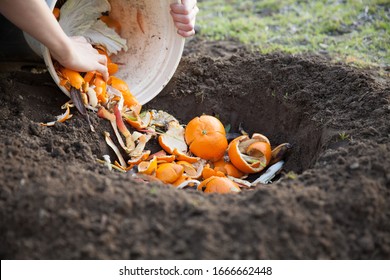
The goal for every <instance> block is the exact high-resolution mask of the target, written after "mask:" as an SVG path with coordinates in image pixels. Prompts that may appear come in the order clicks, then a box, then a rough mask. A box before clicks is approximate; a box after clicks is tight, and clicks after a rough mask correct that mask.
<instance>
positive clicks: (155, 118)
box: [150, 110, 179, 130]
mask: <svg viewBox="0 0 390 280" xmlns="http://www.w3.org/2000/svg"><path fill="white" fill-rule="evenodd" d="M150 113H151V114H152V120H151V122H150V125H151V126H157V127H162V128H164V129H165V130H167V129H168V125H169V123H170V122H171V121H175V122H177V123H179V121H178V120H177V119H176V118H175V117H174V116H172V115H171V114H169V113H167V112H165V111H162V110H158V111H157V110H151V111H150Z"/></svg>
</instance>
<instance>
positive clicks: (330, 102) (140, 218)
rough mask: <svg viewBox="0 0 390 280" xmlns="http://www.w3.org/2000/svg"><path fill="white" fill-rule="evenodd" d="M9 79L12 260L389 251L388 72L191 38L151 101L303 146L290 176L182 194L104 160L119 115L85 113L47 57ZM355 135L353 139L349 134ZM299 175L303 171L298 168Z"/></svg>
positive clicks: (3, 238) (6, 193)
mask: <svg viewBox="0 0 390 280" xmlns="http://www.w3.org/2000/svg"><path fill="white" fill-rule="evenodd" d="M4 65H5V64H4V63H3V64H2V66H1V73H0V76H1V79H0V92H1V94H0V104H1V108H0V131H1V133H0V160H1V164H0V182H1V188H0V242H1V244H2V245H1V246H0V256H1V257H2V259H80V258H81V259H388V258H389V257H390V234H389V232H390V222H389V221H390V219H389V217H390V204H389V203H388V202H389V201H390V193H389V189H390V173H389V170H390V162H389V160H388V158H389V155H390V143H389V142H390V141H389V135H390V128H389V125H388V124H389V119H390V118H389V116H390V107H389V106H390V97H389V92H390V90H389V79H388V77H386V76H385V77H383V76H382V77H379V76H377V75H374V74H373V73H374V72H370V71H368V70H364V71H363V70H359V69H354V68H352V67H350V66H347V65H341V64H334V63H331V62H329V61H328V60H327V59H325V58H321V57H313V56H290V55H285V54H271V55H260V54H258V53H252V52H250V51H248V50H246V49H245V48H244V47H243V46H241V45H239V44H236V43H234V42H204V41H199V40H192V41H189V42H188V44H187V46H186V52H185V55H184V57H183V59H182V62H181V64H180V66H179V68H178V70H177V72H176V74H175V76H174V77H173V79H172V80H171V82H170V83H169V84H168V85H167V86H166V88H165V89H164V91H163V92H162V93H161V94H160V95H159V96H158V97H157V98H156V99H154V100H153V101H152V102H151V103H150V104H148V106H147V107H150V108H155V109H162V110H166V111H168V112H170V113H171V114H173V115H174V116H176V117H177V118H178V119H179V120H181V121H182V122H183V123H185V122H187V121H189V120H190V119H191V118H193V117H194V116H196V115H200V114H202V113H207V114H213V115H216V116H218V117H219V118H220V119H221V120H222V122H223V123H224V124H231V127H232V130H233V131H234V130H237V129H238V125H239V124H240V123H242V126H243V128H244V129H245V130H246V131H247V132H248V133H250V134H251V133H253V132H260V133H263V134H265V135H267V136H268V137H269V139H270V140H271V143H273V144H275V145H277V144H280V143H283V142H290V143H292V144H293V145H294V148H293V151H292V154H291V156H290V158H289V159H288V162H287V164H286V166H285V172H284V174H282V176H281V178H280V180H278V181H277V182H274V183H273V184H271V185H259V186H257V187H256V188H255V189H254V190H251V191H245V192H242V193H240V194H238V195H204V194H202V193H199V192H195V191H178V190H175V189H174V188H172V187H170V186H167V185H163V184H161V183H158V182H150V183H145V182H143V181H141V180H138V179H136V178H134V177H132V176H131V175H130V174H121V173H117V172H110V171H108V170H107V169H106V168H104V167H103V166H101V165H99V164H97V163H96V158H101V157H102V155H103V154H106V153H108V152H109V151H108V149H107V147H106V145H105V143H104V141H103V137H102V132H103V131H104V130H108V131H109V130H110V127H109V125H108V124H107V123H105V122H103V121H101V120H99V119H98V118H97V117H96V116H94V115H93V114H91V120H92V123H93V125H94V126H95V129H96V131H97V132H96V133H91V132H90V130H89V127H88V125H87V123H86V122H85V120H84V119H83V118H82V117H81V116H80V115H79V114H77V113H75V116H74V117H73V118H72V119H71V120H70V121H68V122H66V123H64V124H56V125H55V126H54V127H51V128H46V127H41V126H39V122H41V121H48V120H51V119H52V118H53V116H55V115H58V114H59V112H60V106H61V105H62V104H63V103H64V102H66V101H67V99H66V96H65V95H64V94H62V93H61V92H60V90H59V89H58V88H57V87H56V86H55V85H54V83H53V82H52V80H51V78H50V76H49V74H48V73H43V74H34V73H33V72H36V70H37V69H38V70H39V67H42V65H41V66H39V65H26V64H24V65H22V66H23V67H14V68H13V69H10V68H5V67H4ZM341 135H343V136H344V137H342V136H341ZM288 171H293V172H295V174H296V175H297V176H296V178H295V179H294V178H293V177H294V176H287V175H286V173H287V172H288Z"/></svg>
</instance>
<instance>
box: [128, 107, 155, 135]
mask: <svg viewBox="0 0 390 280" xmlns="http://www.w3.org/2000/svg"><path fill="white" fill-rule="evenodd" d="M136 110H138V109H136ZM123 117H124V118H125V120H126V122H127V123H128V124H130V125H131V126H132V127H133V128H135V129H137V130H140V131H142V130H144V129H145V128H147V127H148V126H149V124H150V122H151V120H152V114H151V113H150V112H149V111H145V112H142V113H141V114H137V113H136V112H135V111H133V110H130V111H125V112H124V113H123Z"/></svg>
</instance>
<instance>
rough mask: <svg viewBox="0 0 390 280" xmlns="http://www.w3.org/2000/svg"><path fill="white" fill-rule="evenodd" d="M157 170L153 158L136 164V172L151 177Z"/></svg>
mask: <svg viewBox="0 0 390 280" xmlns="http://www.w3.org/2000/svg"><path fill="white" fill-rule="evenodd" d="M156 170H157V158H156V157H154V158H153V159H152V160H149V161H141V162H140V163H139V164H138V172H139V173H141V174H145V175H153V174H155V173H156Z"/></svg>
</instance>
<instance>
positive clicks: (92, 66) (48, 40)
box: [0, 0, 108, 79]
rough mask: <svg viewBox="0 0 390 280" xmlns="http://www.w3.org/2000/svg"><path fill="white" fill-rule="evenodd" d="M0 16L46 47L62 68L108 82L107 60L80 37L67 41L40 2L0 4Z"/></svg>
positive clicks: (9, 0)
mask: <svg viewBox="0 0 390 280" xmlns="http://www.w3.org/2000/svg"><path fill="white" fill-rule="evenodd" d="M0 12H1V13H2V14H3V15H4V16H5V17H6V18H8V19H9V20H10V21H11V22H12V23H14V24H15V25H16V26H17V27H19V28H20V29H22V30H23V31H25V32H26V33H28V34H30V35H31V36H32V37H34V38H35V39H37V40H38V41H40V42H41V43H42V44H43V45H45V46H46V47H47V48H48V49H49V50H50V53H51V55H52V57H53V58H54V59H55V60H57V61H58V62H59V63H60V64H61V65H63V66H64V67H67V68H69V69H72V70H75V71H80V72H87V71H93V70H96V71H98V72H100V73H102V74H103V76H104V78H105V79H108V70H107V66H106V64H107V58H106V56H104V55H101V54H99V53H98V52H97V50H95V49H94V48H93V47H92V46H91V44H89V43H88V42H87V41H86V39H85V38H83V37H68V36H67V35H66V34H65V32H64V31H63V30H62V28H61V26H60V25H59V23H58V22H57V20H56V19H55V17H54V16H53V14H52V12H51V11H50V9H49V7H48V6H47V5H46V3H45V1H43V0H28V1H26V0H0Z"/></svg>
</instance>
